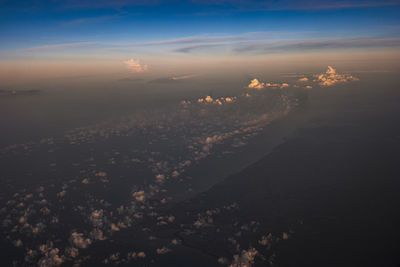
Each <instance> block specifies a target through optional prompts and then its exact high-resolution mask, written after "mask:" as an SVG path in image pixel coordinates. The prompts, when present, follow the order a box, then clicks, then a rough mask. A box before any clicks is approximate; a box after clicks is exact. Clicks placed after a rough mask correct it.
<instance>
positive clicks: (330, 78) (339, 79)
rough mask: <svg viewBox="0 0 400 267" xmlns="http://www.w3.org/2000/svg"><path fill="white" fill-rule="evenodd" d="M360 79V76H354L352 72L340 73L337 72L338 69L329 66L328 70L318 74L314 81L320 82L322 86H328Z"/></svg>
mask: <svg viewBox="0 0 400 267" xmlns="http://www.w3.org/2000/svg"><path fill="white" fill-rule="evenodd" d="M358 80H359V79H358V78H356V77H353V76H352V75H350V74H339V73H337V72H336V69H334V68H332V67H331V66H328V69H327V70H326V72H325V73H321V74H319V75H317V76H316V79H315V80H314V81H315V82H318V83H319V85H320V86H324V87H328V86H332V85H335V84H337V83H345V82H350V81H358Z"/></svg>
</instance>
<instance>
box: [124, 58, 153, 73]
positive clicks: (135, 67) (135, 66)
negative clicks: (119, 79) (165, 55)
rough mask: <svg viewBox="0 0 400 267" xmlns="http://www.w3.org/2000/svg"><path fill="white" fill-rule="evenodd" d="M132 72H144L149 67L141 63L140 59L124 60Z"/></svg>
mask: <svg viewBox="0 0 400 267" xmlns="http://www.w3.org/2000/svg"><path fill="white" fill-rule="evenodd" d="M123 63H124V64H125V66H126V68H127V69H128V70H130V71H131V72H143V71H146V70H147V69H148V67H147V65H144V64H140V61H139V60H135V59H129V60H126V61H124V62H123Z"/></svg>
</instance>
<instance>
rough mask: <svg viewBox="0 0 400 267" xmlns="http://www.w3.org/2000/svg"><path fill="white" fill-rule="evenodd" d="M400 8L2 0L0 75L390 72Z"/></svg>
mask: <svg viewBox="0 0 400 267" xmlns="http://www.w3.org/2000/svg"><path fill="white" fill-rule="evenodd" d="M398 14H400V1H392V0H381V1H376V0H364V1H361V0H350V1H314V0H303V1H290V0H285V1H258V0H250V1H241V0H230V1H229V0H210V1H208V0H192V1H162V0H149V1H145V0H138V1H128V0H115V1H106V0H99V1H88V0H83V1H82V0H81V1H78V0H69V1H57V0H43V1H40V0H32V1H26V0H21V1H11V0H10V1H9V0H0V82H1V83H2V84H3V86H11V87H12V86H14V85H16V84H18V83H21V82H24V83H26V84H29V83H31V82H32V81H35V80H40V79H42V80H43V79H51V78H55V77H70V76H76V75H101V76H102V77H110V79H111V77H112V78H115V77H131V76H135V77H137V76H143V77H153V78H154V77H163V76H168V75H189V76H190V75H196V74H198V73H205V72H209V73H215V72H219V71H221V70H229V69H231V70H232V69H237V70H240V71H242V72H246V71H247V72H249V73H251V72H254V71H257V69H260V67H262V68H266V70H268V68H270V69H271V68H272V69H273V68H279V67H280V66H281V67H282V68H283V67H287V66H293V69H291V70H294V69H295V67H296V68H297V67H298V66H299V65H301V66H302V69H303V70H305V69H307V68H308V69H309V68H312V67H313V66H314V67H321V66H325V67H326V66H327V65H332V64H336V66H337V65H339V66H340V65H341V64H342V66H343V67H345V68H347V69H352V70H354V69H360V68H361V69H364V70H373V69H376V70H388V69H395V68H397V67H398V63H396V62H397V61H398V59H399V47H400V17H399V16H398Z"/></svg>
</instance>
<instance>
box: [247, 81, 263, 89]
mask: <svg viewBox="0 0 400 267" xmlns="http://www.w3.org/2000/svg"><path fill="white" fill-rule="evenodd" d="M247 87H248V88H253V89H263V88H264V87H265V86H264V83H260V81H259V80H258V79H253V80H251V81H250V84H249V85H248V86H247Z"/></svg>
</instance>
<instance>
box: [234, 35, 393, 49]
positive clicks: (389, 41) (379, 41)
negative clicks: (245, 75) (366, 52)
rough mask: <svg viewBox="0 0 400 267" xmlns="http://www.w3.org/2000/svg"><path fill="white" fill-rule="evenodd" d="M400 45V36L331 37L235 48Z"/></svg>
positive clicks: (262, 43)
mask: <svg viewBox="0 0 400 267" xmlns="http://www.w3.org/2000/svg"><path fill="white" fill-rule="evenodd" d="M396 46H400V38H337V39H334V38H329V39H308V40H277V41H258V42H247V43H242V45H240V46H238V47H236V48H235V51H237V52H250V51H258V52H279V51H304V50H316V49H340V48H370V47H396Z"/></svg>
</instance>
